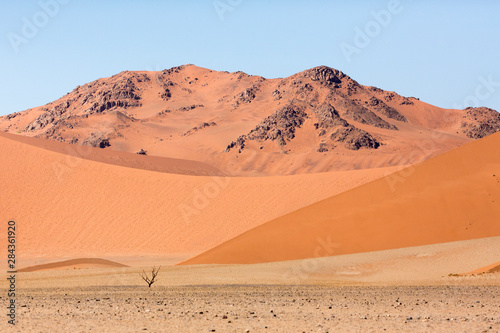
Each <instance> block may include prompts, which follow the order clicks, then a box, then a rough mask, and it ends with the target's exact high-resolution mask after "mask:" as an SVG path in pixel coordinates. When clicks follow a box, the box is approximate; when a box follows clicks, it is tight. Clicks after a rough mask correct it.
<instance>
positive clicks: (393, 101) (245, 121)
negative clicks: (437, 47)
mask: <svg viewBox="0 0 500 333" xmlns="http://www.w3.org/2000/svg"><path fill="white" fill-rule="evenodd" d="M0 130H3V131H6V132H11V133H18V134H21V135H26V136H35V137H40V138H44V139H49V140H57V141H60V142H66V143H70V144H82V145H89V146H94V147H100V148H103V149H112V150H117V151H125V152H130V153H136V152H138V151H140V150H141V149H142V150H143V151H147V154H148V155H155V156H164V157H174V158H183V159H191V160H197V161H201V162H204V163H209V164H212V165H214V166H216V167H218V168H219V169H221V170H224V171H225V172H227V173H228V174H233V175H266V174H292V173H304V172H322V171H329V170H334V169H357V168H367V167H381V166H389V165H407V164H411V163H415V162H418V161H421V160H424V159H426V158H428V157H430V156H433V155H436V154H439V153H441V152H444V151H447V150H450V149H453V148H455V147H457V146H459V145H461V144H464V143H466V142H468V141H470V140H472V139H479V138H482V137H484V136H486V135H490V134H492V133H494V132H497V131H499V130H500V114H499V113H498V112H496V111H495V110H492V109H488V108H484V107H482V108H467V109H465V110H445V109H441V108H438V107H435V106H432V105H429V104H426V103H424V102H421V101H420V100H418V99H417V98H413V97H403V96H400V95H398V94H396V93H395V92H390V91H384V90H382V89H379V88H376V87H369V86H363V85H361V84H359V83H358V82H356V81H355V80H354V79H352V78H350V77H349V76H347V75H346V74H344V73H342V72H341V71H339V70H336V69H333V68H329V67H326V66H319V67H315V68H312V69H309V70H306V71H303V72H300V73H297V74H295V75H292V76H290V77H287V78H283V79H280V78H279V79H265V78H263V77H261V76H252V75H248V74H246V73H243V72H234V73H228V72H218V71H213V70H209V69H205V68H200V67H197V66H194V65H185V66H179V67H173V68H171V69H168V70H164V71H159V72H131V71H125V72H122V73H119V74H117V75H114V76H112V77H109V78H102V79H98V80H96V81H93V82H90V83H87V84H84V85H82V86H78V87H76V88H75V89H74V90H73V91H71V92H70V93H68V94H66V95H65V96H63V97H61V98H60V99H58V100H56V101H54V102H52V103H49V104H47V105H44V106H41V107H36V108H32V109H28V110H25V111H22V112H18V113H14V114H10V115H7V116H3V117H1V118H0ZM415 152H417V153H415Z"/></svg>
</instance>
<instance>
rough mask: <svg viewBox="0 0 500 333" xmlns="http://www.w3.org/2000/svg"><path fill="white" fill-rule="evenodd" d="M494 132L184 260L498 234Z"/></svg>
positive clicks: (499, 180) (249, 259) (280, 255)
mask: <svg viewBox="0 0 500 333" xmlns="http://www.w3.org/2000/svg"><path fill="white" fill-rule="evenodd" d="M499 145H500V133H497V134H493V135H491V136H489V137H486V138H483V139H481V140H478V141H476V142H473V143H470V144H467V145H465V146H462V147H460V148H458V149H455V150H453V151H451V152H449V153H446V154H443V155H440V156H438V157H435V158H433V159H431V160H428V161H426V162H423V163H421V164H419V165H416V166H413V167H410V168H407V169H403V170H401V171H400V172H398V173H395V174H392V175H389V176H387V177H385V178H383V179H379V180H377V181H374V182H372V183H369V184H365V185H363V186H361V187H359V188H356V189H353V190H350V191H348V192H345V193H342V194H340V195H337V196H334V197H332V198H328V199H326V200H323V201H321V202H318V203H315V204H312V205H310V206H308V207H305V208H302V209H299V210H297V211H295V212H292V213H290V214H286V215H284V216H282V217H280V218H277V219H275V220H272V221H270V222H268V223H265V224H263V225H261V226H259V227H256V228H254V229H252V230H250V231H247V232H245V233H243V234H242V235H240V236H238V237H235V238H233V239H231V240H229V241H227V242H225V243H224V244H221V245H219V246H217V247H215V248H213V249H211V250H209V251H207V252H206V253H203V254H201V255H199V256H197V257H194V258H192V259H189V260H187V261H185V262H183V263H182V264H229V263H233V264H236V263H238V264H249V263H261V262H271V261H283V260H293V259H303V258H313V257H321V256H333V255H339V254H349V253H359V252H369V251H378V250H386V249H395V248H403V247H409V246H418V245H426V244H436V243H444V242H452V241H459V240H467V239H476V238H483V237H493V236H500V225H499V223H498V222H499V216H500V150H499V149H498V147H499Z"/></svg>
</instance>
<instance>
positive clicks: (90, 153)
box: [0, 133, 224, 176]
mask: <svg viewBox="0 0 500 333" xmlns="http://www.w3.org/2000/svg"><path fill="white" fill-rule="evenodd" d="M0 136H3V137H5V138H7V139H11V140H16V141H18V142H22V143H26V144H29V145H32V146H35V147H39V148H43V149H47V150H50V151H54V152H57V153H62V154H66V155H68V157H67V160H68V163H66V164H71V163H72V161H71V160H70V159H78V158H83V159H86V160H91V161H96V162H102V163H107V164H113V165H119V166H124V167H130V168H136V169H144V170H150V171H158V172H166V173H176V174H181V175H196V176H223V175H224V173H223V172H222V171H220V170H218V169H217V168H215V167H213V166H211V165H208V164H206V163H202V162H198V161H191V160H184V159H178V158H168V157H159V156H147V155H137V154H131V153H126V152H121V151H115V150H112V149H109V148H108V149H105V150H103V149H101V148H94V147H88V146H82V145H69V144H67V143H62V142H57V141H52V140H44V139H39V138H32V137H27V136H22V135H15V134H10V133H0Z"/></svg>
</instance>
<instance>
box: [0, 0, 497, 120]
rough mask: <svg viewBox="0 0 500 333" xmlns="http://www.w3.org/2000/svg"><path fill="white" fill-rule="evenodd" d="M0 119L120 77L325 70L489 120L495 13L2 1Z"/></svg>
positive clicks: (375, 6)
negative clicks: (180, 71) (482, 109)
mask: <svg viewBox="0 0 500 333" xmlns="http://www.w3.org/2000/svg"><path fill="white" fill-rule="evenodd" d="M0 8H1V9H2V10H1V11H0V30H1V41H0V43H1V44H0V74H1V77H0V92H1V98H0V115H2V114H8V113H12V112H16V111H21V110H25V109H27V108H30V107H35V106H39V105H43V104H45V103H48V102H50V101H53V100H56V99H58V98H59V97H61V96H63V95H64V94H66V93H67V92H69V91H71V90H72V89H73V88H74V87H75V86H77V85H81V84H84V83H87V82H90V81H93V80H95V79H98V78H101V77H107V76H111V75H113V74H116V73H118V72H120V71H123V70H162V69H165V68H170V67H172V66H177V65H182V64H187V63H192V64H195V65H198V66H202V67H207V68H210V69H214V70H227V71H237V70H242V71H244V72H247V73H249V74H256V75H262V76H264V77H267V78H275V77H286V76H289V75H291V74H294V73H297V72H300V71H302V70H305V69H308V68H311V67H314V66H318V65H327V66H330V67H334V68H337V69H340V70H342V71H343V72H344V73H346V74H347V75H349V76H351V77H352V78H354V79H355V80H357V81H358V82H359V83H361V84H365V85H374V86H377V87H379V88H382V89H386V90H394V91H396V92H398V93H400V94H402V95H405V96H414V97H418V98H420V99H421V100H423V101H425V102H428V103H431V104H435V105H438V106H441V107H446V108H453V107H462V108H463V107H465V106H468V105H473V106H477V105H478V104H479V105H485V106H489V107H492V108H494V109H496V110H500V66H499V59H500V23H499V22H500V20H499V19H498V17H499V14H500V1H494V0H491V1H465V0H463V1H460V0H454V1H452V0H448V1H446V0H443V1H431V0H429V1H426V0H400V1H398V0H382V1H355V0H322V1H319V0H317V1H314V0H308V1H294V0H287V1H284V0H283V1H279V0H276V1H271V0H267V1H265V0H199V1H197V0H183V1H152V0H151V1H147V0H143V1H138V0H137V1H131V0H122V1H117V0H116V1H111V0H110V1H102V0H98V1H97V0H96V1H91V0H88V1H82V0H40V1H2V2H1V4H0Z"/></svg>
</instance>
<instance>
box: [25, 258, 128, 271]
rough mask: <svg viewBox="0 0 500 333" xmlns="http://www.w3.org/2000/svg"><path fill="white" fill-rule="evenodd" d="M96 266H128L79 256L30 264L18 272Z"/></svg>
mask: <svg viewBox="0 0 500 333" xmlns="http://www.w3.org/2000/svg"><path fill="white" fill-rule="evenodd" d="M95 267H100V268H102V267H128V266H127V265H123V264H120V263H118V262H114V261H111V260H106V259H100V258H79V259H70V260H65V261H59V262H52V263H49V264H43V265H35V266H29V267H25V268H21V269H18V270H17V271H18V272H35V271H42V270H49V269H51V270H52V269H70V268H71V269H76V268H95Z"/></svg>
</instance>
